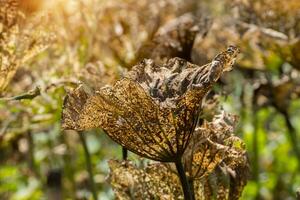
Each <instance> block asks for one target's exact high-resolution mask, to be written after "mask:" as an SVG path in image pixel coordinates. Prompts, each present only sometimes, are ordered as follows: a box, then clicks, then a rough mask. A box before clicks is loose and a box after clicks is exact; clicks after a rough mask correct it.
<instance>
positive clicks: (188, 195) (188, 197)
mask: <svg viewBox="0 0 300 200" xmlns="http://www.w3.org/2000/svg"><path fill="white" fill-rule="evenodd" d="M175 165H176V169H177V172H178V175H179V179H180V182H181V186H182V190H183V195H184V199H185V200H193V199H194V198H193V195H192V191H191V188H190V185H189V182H188V179H187V177H186V174H185V171H184V168H183V165H182V162H181V160H177V161H176V162H175Z"/></svg>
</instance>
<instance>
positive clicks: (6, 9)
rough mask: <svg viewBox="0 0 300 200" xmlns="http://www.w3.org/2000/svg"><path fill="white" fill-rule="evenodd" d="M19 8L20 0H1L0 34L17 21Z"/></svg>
mask: <svg viewBox="0 0 300 200" xmlns="http://www.w3.org/2000/svg"><path fill="white" fill-rule="evenodd" d="M18 8H19V1H18V0H0V34H1V32H2V29H4V30H5V29H6V28H7V27H11V26H13V25H14V24H15V23H16V22H17V18H18Z"/></svg>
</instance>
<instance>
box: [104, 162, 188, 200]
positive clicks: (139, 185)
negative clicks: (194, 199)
mask: <svg viewBox="0 0 300 200" xmlns="http://www.w3.org/2000/svg"><path fill="white" fill-rule="evenodd" d="M109 167H110V176H109V181H110V183H111V185H112V187H113V190H114V192H115V197H116V199H120V200H121V199H122V200H125V199H126V200H127V199H128V200H129V199H145V200H147V199H149V200H150V199H161V200H170V199H178V200H180V199H181V200H183V193H182V191H181V187H180V182H179V178H178V177H177V175H176V174H174V173H172V172H170V171H169V170H168V169H167V167H166V166H165V165H164V164H161V163H155V164H150V165H148V166H147V167H146V168H138V167H137V166H135V165H134V164H133V163H131V162H128V161H127V162H120V161H116V160H110V161H109Z"/></svg>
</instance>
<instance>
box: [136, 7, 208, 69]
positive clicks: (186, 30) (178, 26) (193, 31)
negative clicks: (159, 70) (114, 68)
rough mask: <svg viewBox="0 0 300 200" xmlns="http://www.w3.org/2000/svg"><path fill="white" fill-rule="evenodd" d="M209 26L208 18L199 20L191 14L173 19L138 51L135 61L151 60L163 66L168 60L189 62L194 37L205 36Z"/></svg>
mask: <svg viewBox="0 0 300 200" xmlns="http://www.w3.org/2000/svg"><path fill="white" fill-rule="evenodd" d="M210 26H211V20H210V19H209V18H208V17H205V18H204V17H202V18H201V17H200V19H199V18H196V17H195V16H194V15H192V14H191V13H187V14H184V15H182V16H180V17H178V18H175V19H173V20H172V21H170V22H168V23H167V24H166V25H164V26H163V27H161V28H160V29H159V30H158V31H157V33H156V34H155V35H154V37H153V39H152V40H151V41H148V42H147V43H146V44H144V45H143V46H142V47H141V48H140V49H139V50H138V53H137V60H141V59H144V58H151V59H153V60H154V61H155V63H157V64H163V63H164V62H166V60H168V59H170V58H173V57H179V58H183V59H185V60H188V61H191V55H192V48H193V45H194V41H195V38H196V36H197V35H201V36H202V37H203V36H205V35H206V34H207V32H208V30H209V28H210Z"/></svg>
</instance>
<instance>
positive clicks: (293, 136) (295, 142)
mask: <svg viewBox="0 0 300 200" xmlns="http://www.w3.org/2000/svg"><path fill="white" fill-rule="evenodd" d="M281 114H282V115H283V117H284V120H285V123H286V127H287V129H288V134H289V137H290V141H291V144H292V148H293V150H294V153H295V155H296V157H297V160H298V170H299V171H300V167H299V166H300V150H299V146H298V138H297V133H296V129H295V128H294V126H293V124H292V122H291V120H290V116H289V114H288V112H287V111H285V112H281Z"/></svg>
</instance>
